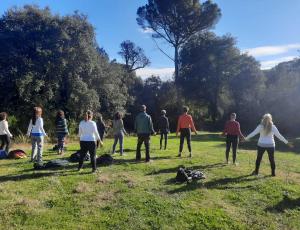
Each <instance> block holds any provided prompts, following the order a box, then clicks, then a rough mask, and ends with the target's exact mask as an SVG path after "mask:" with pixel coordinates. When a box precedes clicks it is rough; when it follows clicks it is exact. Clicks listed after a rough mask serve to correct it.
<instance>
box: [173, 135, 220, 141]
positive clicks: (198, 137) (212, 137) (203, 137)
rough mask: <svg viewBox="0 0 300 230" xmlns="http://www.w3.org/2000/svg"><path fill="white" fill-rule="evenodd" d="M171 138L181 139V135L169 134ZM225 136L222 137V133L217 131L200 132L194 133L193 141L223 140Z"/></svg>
mask: <svg viewBox="0 0 300 230" xmlns="http://www.w3.org/2000/svg"><path fill="white" fill-rule="evenodd" d="M169 139H179V137H176V136H169ZM223 139H224V137H221V136H220V134H217V133H211V134H198V135H192V141H205V142H207V141H212V142H214V141H222V140H223Z"/></svg>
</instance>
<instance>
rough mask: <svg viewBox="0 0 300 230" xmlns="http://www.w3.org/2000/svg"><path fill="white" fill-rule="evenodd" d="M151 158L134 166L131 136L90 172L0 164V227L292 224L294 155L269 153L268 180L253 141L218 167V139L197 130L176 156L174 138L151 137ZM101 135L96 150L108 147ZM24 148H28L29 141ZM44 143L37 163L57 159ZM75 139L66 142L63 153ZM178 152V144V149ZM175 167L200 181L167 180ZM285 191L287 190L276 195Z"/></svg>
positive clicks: (295, 219)
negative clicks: (164, 143) (163, 142)
mask: <svg viewBox="0 0 300 230" xmlns="http://www.w3.org/2000/svg"><path fill="white" fill-rule="evenodd" d="M151 141H152V142H151V157H152V158H153V162H151V163H148V164H146V163H144V162H141V163H135V161H134V158H135V146H136V138H134V137H126V139H125V149H126V154H127V156H125V157H120V156H116V159H117V161H116V163H115V164H114V165H112V166H109V167H101V168H100V171H101V172H99V173H97V174H91V173H90V172H91V168H90V165H89V164H88V163H85V165H84V170H83V171H82V172H80V173H78V172H76V167H77V164H73V163H72V164H70V166H68V167H66V168H65V169H62V170H55V171H51V170H45V171H34V170H32V164H31V163H29V162H28V159H23V160H1V161H0V229H122V230H123V229H170V230H171V229H172V230H173V229H180V230H181V229H213V230H216V229H222V230H223V229H251V230H252V229H253V230H254V229H257V230H261V229H300V218H299V217H300V185H299V182H300V174H299V173H300V161H299V159H300V156H299V155H298V154H297V153H294V152H288V151H287V150H286V149H284V148H283V149H281V147H280V149H281V150H282V151H277V152H276V163H277V176H276V177H275V178H273V177H270V176H269V175H270V166H269V162H268V160H267V155H265V156H264V159H263V162H262V165H261V171H260V175H259V176H258V177H256V176H249V174H250V173H251V171H252V170H253V167H254V162H255V157H256V152H255V147H254V146H255V145H253V143H250V144H241V146H240V147H241V149H240V150H239V153H238V161H239V163H240V164H239V165H238V166H234V165H225V164H223V162H224V139H222V138H219V136H218V135H217V134H213V133H201V134H200V135H199V136H197V137H194V140H193V143H192V145H193V150H194V151H193V158H192V159H189V158H187V155H188V154H187V151H186V152H185V154H183V157H182V158H181V159H179V158H177V157H176V155H177V153H178V144H179V140H178V139H177V138H175V137H174V136H171V137H170V140H169V146H168V150H166V151H162V150H159V148H158V146H159V137H158V136H157V137H153V138H152V140H151ZM111 144H112V140H110V139H106V140H105V146H104V147H103V148H102V149H100V150H98V154H101V153H105V152H108V151H109V150H110V148H111ZM16 147H22V148H25V150H26V151H27V152H28V153H30V151H29V146H28V145H27V146H24V145H22V146H15V148H16ZM50 147H51V146H50V145H47V144H46V145H45V148H44V150H45V152H44V160H45V161H47V160H49V159H54V158H57V157H58V156H57V155H56V154H55V153H54V152H52V151H49V150H48V149H49V148H50ZM77 149H78V144H77V143H74V144H69V145H68V152H67V153H66V154H65V156H69V155H70V154H71V153H72V152H74V151H75V150H77ZM185 150H186V147H185ZM180 165H184V166H187V167H191V168H194V169H199V170H203V171H204V172H205V174H206V175H207V179H205V180H203V181H199V182H196V183H191V184H185V183H184V184H178V183H175V182H174V177H175V176H176V171H177V169H178V167H179V166H180ZM284 194H288V195H286V196H285V195H284Z"/></svg>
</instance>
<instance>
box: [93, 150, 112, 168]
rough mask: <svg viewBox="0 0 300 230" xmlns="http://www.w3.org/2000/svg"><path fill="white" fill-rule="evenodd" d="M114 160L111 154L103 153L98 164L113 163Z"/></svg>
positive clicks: (98, 159)
mask: <svg viewBox="0 0 300 230" xmlns="http://www.w3.org/2000/svg"><path fill="white" fill-rule="evenodd" d="M113 161H114V158H113V157H112V156H111V155H110V154H107V153H106V154H103V155H101V156H100V157H98V158H97V160H96V162H97V165H111V164H112V163H113Z"/></svg>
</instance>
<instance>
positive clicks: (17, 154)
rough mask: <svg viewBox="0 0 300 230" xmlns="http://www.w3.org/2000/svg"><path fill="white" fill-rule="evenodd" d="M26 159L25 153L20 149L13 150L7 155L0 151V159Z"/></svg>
mask: <svg viewBox="0 0 300 230" xmlns="http://www.w3.org/2000/svg"><path fill="white" fill-rule="evenodd" d="M23 158H27V155H26V153H25V152H24V151H23V150H21V149H15V150H12V151H10V152H9V153H7V152H6V151H4V150H0V159H23Z"/></svg>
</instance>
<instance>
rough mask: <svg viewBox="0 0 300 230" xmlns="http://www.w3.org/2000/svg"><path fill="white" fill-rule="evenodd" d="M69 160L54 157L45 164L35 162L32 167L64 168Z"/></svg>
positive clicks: (37, 168)
mask: <svg viewBox="0 0 300 230" xmlns="http://www.w3.org/2000/svg"><path fill="white" fill-rule="evenodd" d="M69 163H70V162H69V161H67V160H62V159H55V160H50V161H48V162H47V163H45V164H42V165H41V164H39V163H35V164H34V165H33V167H34V169H36V170H39V169H58V168H64V167H66V166H68V164H69Z"/></svg>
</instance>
